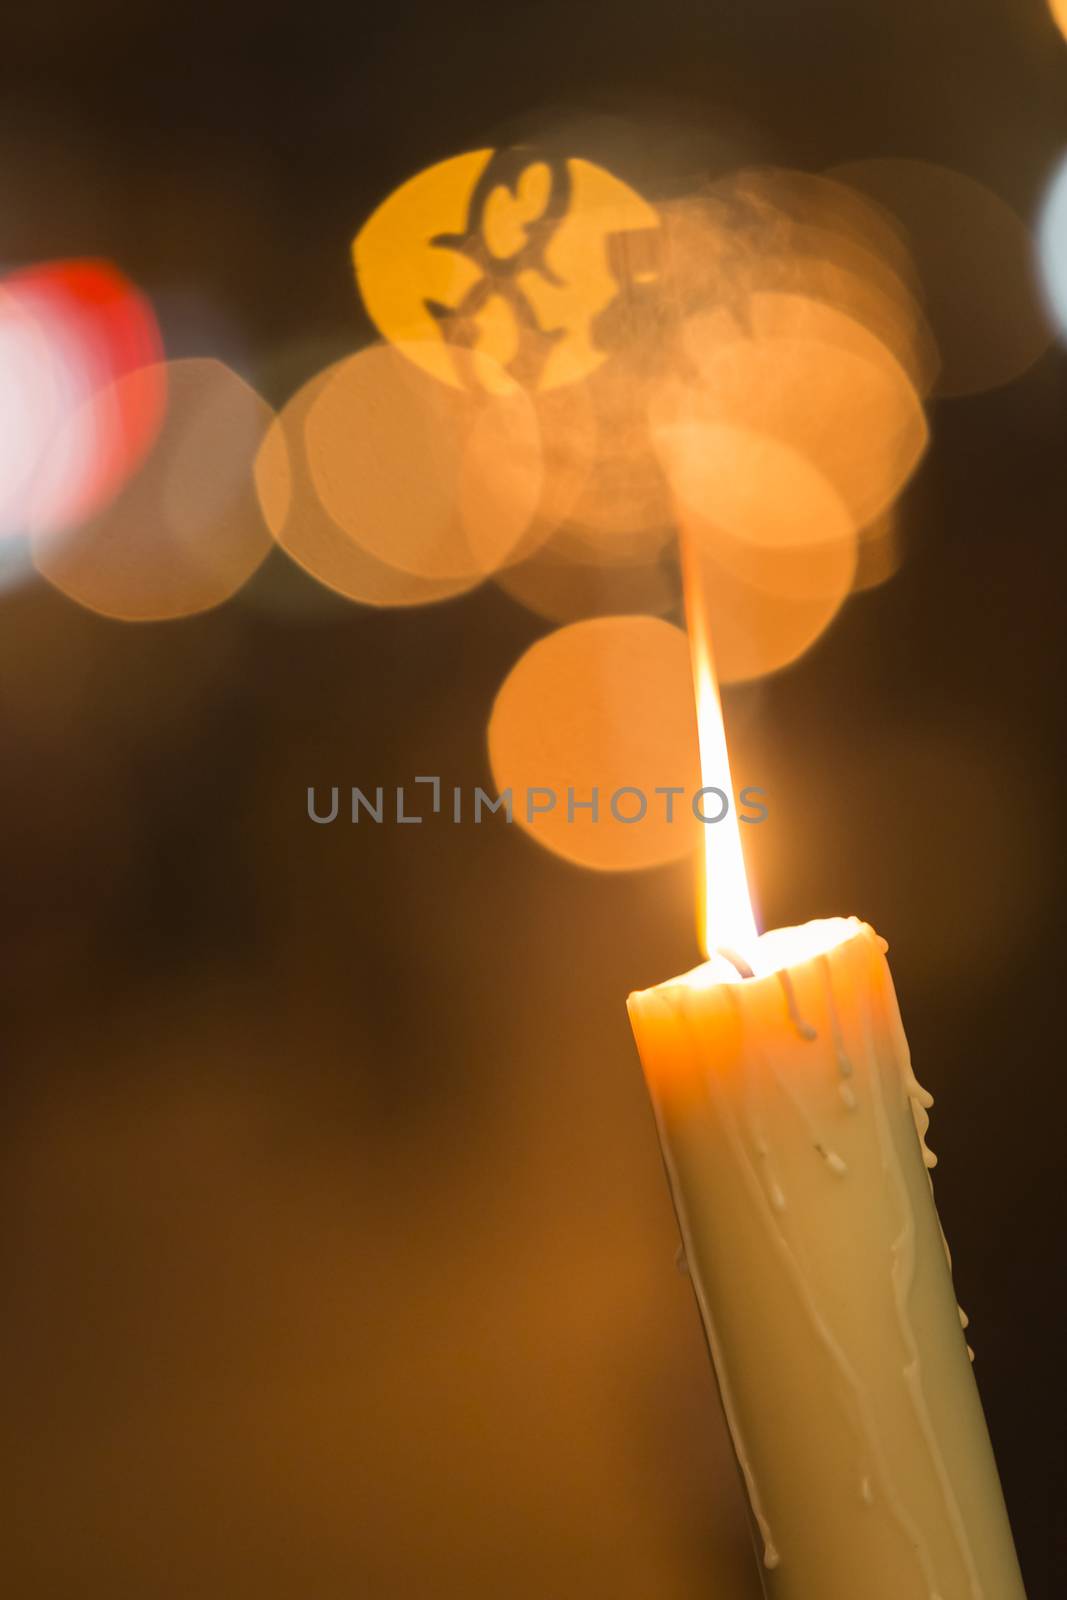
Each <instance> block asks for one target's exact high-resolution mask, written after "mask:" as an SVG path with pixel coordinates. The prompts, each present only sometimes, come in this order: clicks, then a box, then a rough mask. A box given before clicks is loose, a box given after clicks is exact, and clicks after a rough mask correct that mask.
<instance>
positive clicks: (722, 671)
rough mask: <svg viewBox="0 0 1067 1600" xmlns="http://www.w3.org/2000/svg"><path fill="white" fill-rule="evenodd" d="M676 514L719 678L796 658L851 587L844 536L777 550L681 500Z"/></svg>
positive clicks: (851, 562)
mask: <svg viewBox="0 0 1067 1600" xmlns="http://www.w3.org/2000/svg"><path fill="white" fill-rule="evenodd" d="M678 521H679V526H680V530H681V537H682V539H683V540H684V541H686V542H687V544H688V547H689V549H690V550H691V552H692V556H691V559H692V562H693V563H694V564H695V565H697V566H698V568H699V581H700V582H701V583H702V584H703V594H704V605H705V610H706V613H707V623H708V630H709V635H710V638H711V642H712V648H713V649H714V653H715V672H716V676H717V678H718V680H719V682H720V683H744V682H748V681H751V680H752V679H755V678H762V677H765V676H767V675H768V674H769V673H772V672H778V671H780V670H781V669H782V668H783V667H787V666H789V665H791V664H792V663H793V662H794V661H797V660H799V659H800V657H801V656H802V655H804V654H805V652H806V651H808V650H810V649H811V647H812V645H814V644H815V643H816V641H817V640H818V639H819V638H820V636H821V635H822V634H823V633H825V631H826V629H827V628H828V627H829V626H830V624H831V623H832V622H833V620H834V618H835V617H836V615H837V613H838V611H839V610H840V609H841V606H842V605H843V604H844V601H845V599H846V598H847V596H848V594H849V591H850V589H851V587H852V580H853V575H854V571H855V549H854V547H853V546H852V545H850V544H849V543H846V542H845V541H843V540H838V541H836V542H833V543H829V544H823V545H814V546H811V545H809V546H801V547H799V548H798V549H796V550H795V551H791V552H788V553H787V554H783V552H782V551H781V550H774V549H772V548H769V547H767V546H759V545H755V544H748V545H745V544H742V543H740V542H739V541H736V540H732V539H730V538H729V537H728V536H726V535H724V534H723V533H722V532H721V531H720V530H719V529H718V528H716V527H715V525H714V523H712V522H711V521H710V519H708V518H706V517H704V516H703V515H701V514H698V513H697V512H695V511H694V510H693V509H692V508H691V507H689V506H687V505H686V504H685V503H684V502H681V501H680V502H679V509H678ZM805 569H807V570H805ZM790 579H791V580H792V581H791V582H790V581H787V580H790Z"/></svg>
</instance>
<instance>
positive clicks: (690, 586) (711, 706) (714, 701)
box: [681, 529, 759, 965]
mask: <svg viewBox="0 0 1067 1600" xmlns="http://www.w3.org/2000/svg"><path fill="white" fill-rule="evenodd" d="M681 547H682V576H683V582H684V587H685V614H686V624H687V626H688V629H689V644H690V653H691V657H692V664H693V688H694V691H695V694H696V710H697V739H698V742H699V746H700V772H701V780H700V781H701V783H702V784H704V785H705V786H706V787H707V788H708V789H709V790H710V789H715V790H718V791H721V793H722V794H723V795H725V796H726V798H727V800H728V802H729V808H728V810H727V811H726V812H725V814H724V815H723V817H722V819H721V820H720V821H718V822H708V823H706V824H705V826H704V872H703V879H702V894H701V897H700V898H701V915H700V937H701V943H702V946H703V950H704V954H705V956H709V957H710V956H711V955H713V954H714V952H715V951H716V950H722V951H723V952H724V953H725V954H727V955H728V956H729V957H730V958H731V959H732V958H734V957H738V958H740V961H741V962H742V963H743V964H744V965H747V964H749V963H750V962H751V960H752V958H753V952H754V950H755V946H756V942H757V940H758V938H759V934H758V930H757V928H756V918H755V913H754V912H753V909H752V896H751V894H750V892H749V887H748V875H747V873H746V871H745V856H744V851H743V850H742V848H741V829H740V825H739V823H738V820H737V808H736V806H735V804H734V790H733V783H732V781H731V777H730V754H729V750H728V749H727V745H726V723H725V720H724V718H723V711H722V698H721V696H720V694H719V683H718V679H717V677H716V675H715V661H714V656H713V654H712V648H711V630H710V628H709V626H708V615H707V606H706V603H705V597H704V579H703V573H702V571H701V565H700V560H699V555H698V553H697V551H696V549H695V548H694V545H693V542H692V540H691V539H690V538H688V537H687V535H686V533H685V530H684V529H683V530H682V532H681ZM717 801H718V796H712V797H710V800H706V801H705V804H704V805H703V807H702V810H703V812H704V814H705V815H707V816H715V815H716V814H717V810H718V806H719V805H721V802H718V804H716V802H717Z"/></svg>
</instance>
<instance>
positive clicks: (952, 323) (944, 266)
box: [829, 157, 1050, 395]
mask: <svg viewBox="0 0 1067 1600" xmlns="http://www.w3.org/2000/svg"><path fill="white" fill-rule="evenodd" d="M829 176H831V177H833V178H836V179H837V180H838V181H840V182H842V183H845V184H848V185H849V186H850V187H852V188H855V189H858V190H859V191H860V192H861V193H863V194H866V195H869V196H870V197H871V198H872V199H873V200H875V201H877V202H878V204H880V205H882V206H884V207H885V208H886V210H888V211H889V212H890V213H892V215H894V216H895V217H897V218H898V219H899V221H900V222H901V223H902V225H903V226H904V228H905V229H906V233H907V240H908V244H909V246H910V248H911V251H912V254H913V255H914V257H915V262H916V266H917V268H918V272H919V280H920V282H921V284H922V288H923V293H924V297H925V303H926V310H927V314H928V316H929V319H930V324H931V326H932V328H933V331H934V335H935V336H936V338H937V342H938V346H939V349H940V352H941V361H942V368H941V373H940V375H939V377H938V380H937V383H936V391H937V393H939V394H943V395H959V394H977V393H980V392H982V391H983V390H986V389H995V388H997V387H999V386H1000V385H1001V384H1005V383H1010V382H1011V380H1012V379H1013V378H1017V377H1019V376H1020V374H1021V373H1023V372H1025V371H1026V369H1027V367H1029V366H1031V365H1032V364H1033V362H1035V361H1036V360H1037V358H1038V357H1039V356H1040V355H1041V354H1042V352H1043V351H1044V350H1045V349H1046V348H1047V347H1048V344H1049V342H1050V330H1049V327H1048V323H1047V320H1046V318H1045V316H1044V315H1043V312H1042V307H1041V302H1040V296H1039V293H1038V288H1037V283H1036V276H1035V273H1034V268H1033V248H1032V242H1031V239H1030V234H1029V231H1028V229H1027V227H1026V224H1025V223H1024V222H1023V221H1022V219H1021V218H1020V217H1019V216H1018V215H1017V214H1016V212H1015V211H1013V210H1012V208H1011V206H1009V205H1008V204H1007V202H1006V201H1005V200H1002V199H1001V198H1000V196H999V195H996V194H994V193H993V191H992V190H991V189H989V188H987V187H986V186H985V185H984V184H982V183H979V182H978V181H977V180H976V179H974V178H970V177H966V176H964V174H963V173H960V172H954V171H952V170H950V169H949V168H947V167H941V166H936V165H934V164H933V163H932V162H927V161H912V160H902V159H897V158H895V157H887V158H881V159H878V160H869V161H854V162H847V163H845V164H843V165H841V166H837V167H834V168H832V169H831V171H830V174H829Z"/></svg>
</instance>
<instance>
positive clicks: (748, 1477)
mask: <svg viewBox="0 0 1067 1600" xmlns="http://www.w3.org/2000/svg"><path fill="white" fill-rule="evenodd" d="M733 1003H734V1005H736V1004H737V1001H736V998H734V999H733ZM679 1014H680V1020H681V1022H682V1026H683V1028H684V1029H685V1030H686V1032H687V1033H688V1034H689V1036H690V1040H691V1042H692V1046H693V1049H694V1051H696V1052H697V1053H699V1045H700V1040H699V1036H698V1033H697V1029H696V1027H695V1025H694V1022H693V1015H692V1012H691V1010H690V1002H689V996H688V995H682V997H681V1001H680V1005H679ZM738 1015H739V1018H740V1012H739V1013H738ZM708 1082H709V1088H710V1089H711V1092H712V1093H713V1094H714V1093H715V1089H714V1085H713V1084H712V1083H711V1075H710V1074H709V1075H708ZM729 1138H730V1142H731V1144H734V1143H735V1142H736V1143H740V1141H738V1140H736V1134H735V1132H734V1130H733V1129H732V1127H731V1128H730V1129H729ZM664 1158H665V1160H666V1163H667V1171H668V1175H669V1176H670V1179H671V1186H672V1189H673V1190H674V1196H675V1209H676V1211H677V1212H678V1220H679V1222H680V1224H681V1228H682V1241H683V1248H684V1244H685V1237H686V1222H685V1212H684V1209H683V1207H682V1204H681V1192H682V1191H681V1188H680V1186H679V1185H678V1183H677V1179H676V1176H675V1173H674V1168H673V1163H672V1161H671V1158H670V1154H669V1150H668V1147H667V1146H666V1145H664ZM741 1161H742V1171H745V1170H751V1163H748V1162H746V1161H745V1159H744V1152H743V1147H742V1151H741ZM752 1177H753V1179H755V1173H754V1172H753V1173H752ZM756 1186H757V1188H758V1187H759V1183H758V1180H756ZM690 1282H691V1283H692V1285H693V1290H694V1293H695V1294H696V1297H697V1304H698V1305H699V1307H700V1315H701V1320H702V1321H703V1324H704V1333H705V1335H706V1337H707V1341H708V1348H709V1349H710V1351H711V1360H712V1365H713V1366H714V1368H715V1377H716V1381H717V1382H718V1385H719V1396H720V1399H721V1400H722V1409H723V1412H724V1414H725V1416H726V1426H727V1428H728V1429H729V1431H730V1438H731V1440H732V1441H733V1447H734V1454H735V1456H736V1457H737V1464H738V1467H739V1468H740V1470H741V1477H742V1478H743V1480H744V1484H745V1489H746V1491H747V1493H748V1503H749V1505H750V1506H751V1508H752V1515H753V1517H754V1518H755V1521H756V1526H757V1528H758V1529H759V1533H760V1538H761V1539H762V1541H763V1565H764V1566H765V1567H766V1568H767V1569H768V1571H773V1569H774V1568H775V1567H777V1566H778V1565H779V1563H780V1562H781V1559H782V1558H781V1556H780V1555H779V1553H778V1547H777V1545H776V1544H775V1542H774V1536H773V1534H772V1532H771V1525H770V1522H769V1520H768V1518H767V1513H766V1511H765V1509H764V1505H763V1497H762V1495H761V1493H760V1488H759V1484H758V1483H757V1481H756V1475H755V1472H754V1470H753V1467H752V1461H751V1458H750V1457H749V1454H748V1450H747V1448H746V1445H745V1436H744V1434H743V1432H742V1431H741V1419H740V1416H739V1415H738V1411H737V1407H736V1405H735V1403H734V1396H733V1390H732V1389H731V1387H730V1381H729V1374H728V1371H727V1366H726V1361H725V1359H724V1357H723V1352H722V1346H721V1344H720V1343H719V1335H718V1330H717V1329H716V1326H715V1319H714V1318H713V1316H712V1314H711V1307H710V1305H709V1304H708V1300H707V1296H706V1295H705V1293H704V1287H703V1284H702V1283H701V1281H700V1275H699V1273H691V1274H690Z"/></svg>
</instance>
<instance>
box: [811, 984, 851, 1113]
mask: <svg viewBox="0 0 1067 1600" xmlns="http://www.w3.org/2000/svg"><path fill="white" fill-rule="evenodd" d="M819 966H820V967H821V968H822V974H823V981H824V984H825V988H826V1009H827V1013H828V1014H829V1018H830V1036H831V1038H832V1039H833V1044H834V1057H835V1059H836V1061H837V1073H838V1078H839V1079H840V1082H839V1083H838V1085H837V1092H838V1094H839V1095H840V1097H841V1099H842V1101H843V1102H844V1104H845V1105H846V1106H847V1108H848V1110H849V1111H855V1109H856V1105H857V1101H856V1091H855V1089H854V1088H853V1087H852V1083H851V1082H850V1080H851V1078H852V1076H853V1072H852V1060H851V1057H850V1056H849V1054H848V1051H847V1050H846V1049H845V1039H844V1034H843V1033H842V1031H841V1016H840V1013H839V1012H838V1009H837V998H836V996H835V995H834V980H833V973H832V971H831V968H830V958H829V956H827V955H821V956H820V957H819Z"/></svg>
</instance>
